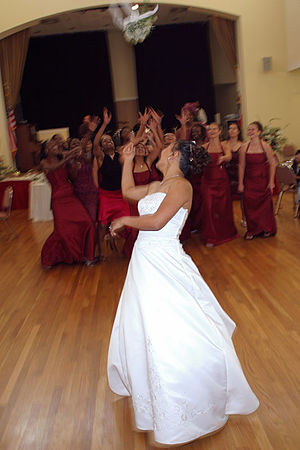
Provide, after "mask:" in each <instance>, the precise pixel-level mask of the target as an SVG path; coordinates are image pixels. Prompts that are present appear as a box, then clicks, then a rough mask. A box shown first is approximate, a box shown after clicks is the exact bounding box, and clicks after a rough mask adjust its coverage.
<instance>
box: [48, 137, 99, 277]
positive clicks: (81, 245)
mask: <svg viewBox="0 0 300 450" xmlns="http://www.w3.org/2000/svg"><path fill="white" fill-rule="evenodd" d="M80 153H81V148H80V147H77V146H76V147H75V148H73V149H72V150H70V151H68V152H62V151H61V148H60V147H58V146H57V144H56V143H55V141H49V142H48V143H47V145H46V155H45V156H46V157H45V159H43V160H42V161H41V167H42V169H43V171H44V172H45V174H46V177H47V178H48V181H49V183H50V184H51V188H52V193H51V205H52V211H53V218H54V230H53V233H52V234H51V235H50V236H49V237H48V239H47V240H46V242H45V243H44V245H43V248H42V253H41V258H42V265H43V267H44V268H46V269H49V268H51V267H53V266H54V265H56V264H58V263H67V264H72V263H75V262H77V263H78V262H79V263H80V262H85V263H86V264H87V265H92V264H94V251H95V242H96V231H95V224H94V223H93V221H92V219H91V218H90V216H89V214H88V212H87V211H86V209H85V208H84V206H83V205H82V203H81V202H80V200H79V199H78V198H77V197H76V196H75V195H74V191H73V186H72V185H71V184H70V182H69V179H68V170H67V167H66V163H67V162H68V161H70V160H72V159H74V158H76V157H78V156H79V155H80Z"/></svg>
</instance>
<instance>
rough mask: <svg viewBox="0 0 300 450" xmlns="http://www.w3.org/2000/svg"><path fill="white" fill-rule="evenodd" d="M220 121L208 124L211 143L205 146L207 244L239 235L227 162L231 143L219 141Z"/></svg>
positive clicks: (203, 225)
mask: <svg viewBox="0 0 300 450" xmlns="http://www.w3.org/2000/svg"><path fill="white" fill-rule="evenodd" d="M220 134H221V130H220V128H219V125H218V124H217V123H214V122H213V123H211V124H210V125H209V127H208V143H206V144H204V145H203V147H204V148H205V149H206V150H207V152H208V153H209V156H210V157H211V162H210V163H209V164H208V165H207V166H206V167H205V169H204V171H203V176H202V180H201V226H200V230H199V231H200V236H201V239H202V241H203V242H204V243H205V245H206V246H207V247H213V246H214V245H218V244H223V243H224V242H227V241H231V240H232V239H235V238H236V237H237V231H236V228H235V225H234V221H233V212H232V201H231V194H230V183H229V177H228V174H227V171H226V168H225V163H226V162H229V161H230V160H231V151H230V148H229V145H228V144H227V143H225V142H223V143H222V144H221V142H220Z"/></svg>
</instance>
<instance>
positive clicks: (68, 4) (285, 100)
mask: <svg viewBox="0 0 300 450" xmlns="http://www.w3.org/2000/svg"><path fill="white" fill-rule="evenodd" d="M161 3H170V4H181V5H186V6H193V7H199V8H201V9H203V10H205V11H207V12H209V11H214V10H215V11H217V12H218V13H221V14H225V15H228V16H229V17H237V18H238V24H237V25H238V26H237V35H238V48H239V50H238V51H239V61H240V77H241V81H240V83H241V94H242V111H243V115H244V123H247V122H249V121H252V120H255V119H260V120H261V121H262V122H264V123H266V122H267V121H268V120H269V119H271V118H273V117H278V118H280V119H281V120H280V122H279V123H280V124H281V125H287V124H288V128H287V129H286V134H287V136H288V138H289V141H290V142H292V143H294V144H295V145H296V146H297V148H300V131H299V126H298V121H299V119H298V114H299V111H300V70H297V71H293V72H287V39H286V23H285V20H286V10H285V7H286V3H285V0H263V1H262V0H242V1H241V0H227V1H226V2H225V1H224V0H181V1H177V0H163V1H162V2H161ZM105 4H107V3H106V2H104V1H101V0H100V1H99V2H96V1H95V0H94V1H93V0H52V1H51V2H44V1H43V2H41V1H40V0H31V1H30V2H24V0H15V1H14V8H11V1H10V0H1V6H0V17H1V24H0V37H4V36H5V35H7V34H9V33H11V32H12V30H16V29H18V28H20V27H22V24H30V23H31V22H34V21H36V20H38V19H39V18H45V17H48V16H51V15H52V14H58V13H61V12H65V11H68V10H74V9H82V8H86V7H94V6H99V5H105ZM264 56H272V59H273V70H272V71H270V72H267V73H263V72H262V69H261V58H262V57H264Z"/></svg>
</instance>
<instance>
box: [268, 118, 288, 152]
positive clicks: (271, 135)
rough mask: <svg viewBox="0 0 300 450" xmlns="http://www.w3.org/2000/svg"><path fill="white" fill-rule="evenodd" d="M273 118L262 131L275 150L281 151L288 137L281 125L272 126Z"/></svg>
mask: <svg viewBox="0 0 300 450" xmlns="http://www.w3.org/2000/svg"><path fill="white" fill-rule="evenodd" d="M273 120H278V119H271V120H270V121H269V123H268V124H267V125H266V126H265V127H264V129H263V132H262V137H263V139H264V140H265V141H266V142H267V143H268V144H269V145H270V146H271V147H272V149H273V151H274V152H280V151H281V150H282V147H283V145H284V144H285V143H286V141H287V138H286V137H285V136H283V133H282V129H281V128H280V127H276V126H272V124H271V122H272V121H273Z"/></svg>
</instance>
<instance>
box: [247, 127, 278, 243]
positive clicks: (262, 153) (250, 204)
mask: <svg viewBox="0 0 300 450" xmlns="http://www.w3.org/2000/svg"><path fill="white" fill-rule="evenodd" d="M262 131H263V127H262V125H261V123H259V122H252V123H250V125H249V126H248V136H249V138H250V141H249V142H248V143H245V144H244V145H243V146H242V148H241V150H240V164H239V191H240V192H242V193H243V204H244V210H245V217H246V222H247V232H246V234H245V239H247V240H251V239H253V238H254V237H255V236H259V235H262V236H264V237H269V236H272V235H274V234H275V233H276V222H275V217H274V213H273V201H272V193H273V189H274V176H275V162H274V157H273V151H272V148H271V147H270V145H269V144H267V143H266V142H265V141H263V140H262V139H261V133H262Z"/></svg>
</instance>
